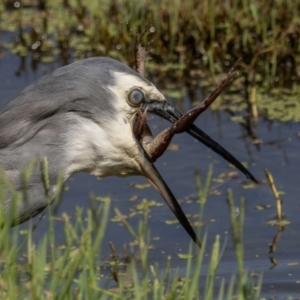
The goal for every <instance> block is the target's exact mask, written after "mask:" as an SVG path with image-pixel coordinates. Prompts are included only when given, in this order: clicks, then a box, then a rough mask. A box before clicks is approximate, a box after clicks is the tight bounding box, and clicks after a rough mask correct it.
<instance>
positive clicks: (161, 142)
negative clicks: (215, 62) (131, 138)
mask: <svg viewBox="0 0 300 300" xmlns="http://www.w3.org/2000/svg"><path fill="white" fill-rule="evenodd" d="M239 62H240V60H238V61H237V63H235V65H234V66H233V67H232V68H231V69H230V70H229V72H228V74H227V76H226V78H225V79H223V80H222V81H221V83H220V84H219V85H218V86H217V88H216V89H215V90H214V91H213V92H212V93H211V94H210V95H209V96H208V97H207V98H206V99H205V100H204V101H203V102H202V103H201V104H200V105H198V106H197V107H195V108H193V109H191V110H189V111H188V112H187V113H185V114H184V115H182V116H181V117H180V118H179V119H178V120H177V121H175V122H174V123H173V124H172V125H171V126H170V127H169V128H167V129H165V130H163V131H161V132H160V133H159V134H158V135H157V136H156V137H155V138H153V136H152V133H151V130H150V128H149V126H148V125H147V116H146V112H145V113H143V112H141V111H139V112H138V113H137V120H136V123H135V126H134V133H135V136H136V138H137V139H138V140H139V141H140V143H141V145H142V146H143V148H144V150H145V151H146V152H147V154H148V155H149V157H150V159H151V161H152V162H155V161H156V159H157V158H159V157H160V156H161V155H162V154H163V153H164V152H165V151H166V149H167V147H168V146H169V144H170V142H171V140H172V138H173V136H174V135H175V134H179V133H182V132H184V131H186V130H187V129H188V128H189V127H190V126H191V125H192V124H193V123H194V121H195V119H196V118H197V117H198V116H199V115H200V114H201V113H202V112H204V111H205V110H206V109H207V108H208V107H209V106H210V105H211V104H212V103H213V102H214V101H215V100H216V98H217V97H218V96H219V95H220V93H221V92H222V91H223V90H224V88H225V87H226V86H227V85H228V84H229V82H230V81H231V80H232V78H234V77H235V76H236V75H237V74H236V73H233V71H234V69H235V68H236V66H237V65H238V63H239Z"/></svg>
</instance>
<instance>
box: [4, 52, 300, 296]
mask: <svg viewBox="0 0 300 300" xmlns="http://www.w3.org/2000/svg"><path fill="white" fill-rule="evenodd" d="M4 54H5V55H4V56H3V57H2V58H1V59H0V99H4V98H6V97H8V96H10V95H12V94H14V93H16V92H18V91H19V90H21V89H22V88H24V87H25V86H27V85H29V84H30V83H32V82H34V81H35V80H37V79H38V78H40V77H41V76H42V75H44V74H46V73H49V72H50V71H51V70H53V69H55V68H57V67H59V66H60V63H59V62H55V63H53V64H51V65H50V64H49V65H45V64H41V65H39V67H38V68H37V69H36V70H35V71H32V64H31V61H30V58H27V59H23V60H22V59H20V58H19V57H16V56H13V55H11V54H8V53H6V52H5V53H4ZM186 100H188V99H186ZM0 103H1V104H0V107H2V106H3V102H0ZM186 103H188V101H186ZM185 108H186V109H187V108H188V104H186V107H185ZM152 123H153V124H154V126H155V128H156V129H155V130H156V131H158V130H161V129H162V128H164V127H165V126H166V125H167V123H165V122H162V121H161V120H159V119H155V120H154V121H153V122H152ZM196 124H197V125H198V126H199V127H200V128H202V129H204V130H205V131H206V133H208V134H209V135H210V136H211V137H213V138H214V139H215V140H217V141H218V142H219V143H220V144H222V145H223V146H224V147H225V148H226V149H227V150H229V151H230V152H231V153H232V154H233V155H234V156H236V157H237V158H238V159H239V160H241V161H243V162H247V163H248V166H249V169H250V171H251V172H252V173H253V174H254V176H256V177H257V179H259V180H263V181H265V175H264V169H265V168H268V169H269V170H270V171H271V172H272V174H273V176H274V178H275V181H276V184H277V187H278V189H279V190H280V191H284V192H285V194H284V195H283V196H282V198H283V201H284V203H283V211H284V213H285V215H286V217H287V219H288V220H289V221H290V222H291V224H290V225H288V226H286V227H285V228H284V231H283V232H282V233H281V234H280V237H279V240H278V244H277V249H276V252H275V253H272V254H269V245H270V243H272V240H273V239H274V237H275V236H276V234H277V228H276V227H271V226H269V225H267V224H266V223H267V222H268V221H269V220H270V219H272V218H274V216H275V214H276V210H275V200H274V196H273V194H272V192H271V189H270V188H269V186H268V184H266V183H264V184H260V185H259V186H258V187H256V188H255V189H244V188H242V187H241V183H242V182H245V181H246V178H245V177H244V176H243V175H242V174H239V176H238V178H235V179H226V180H225V182H224V183H223V184H219V183H213V186H212V188H211V189H212V190H214V189H217V190H218V191H220V192H221V195H218V196H216V195H210V196H209V198H208V200H207V204H206V207H205V214H204V221H205V227H204V229H202V230H203V231H205V232H207V234H208V242H207V254H208V255H207V257H206V260H205V263H206V264H207V262H208V261H209V253H210V251H211V246H212V243H213V241H214V239H215V236H216V235H217V234H219V235H220V237H221V241H222V242H224V241H225V240H226V239H227V237H228V239H227V244H226V250H225V252H224V255H223V258H222V261H221V263H220V268H219V273H218V274H219V275H223V276H224V275H226V276H228V277H229V275H231V274H233V273H235V271H236V264H235V253H234V248H233V244H232V242H231V239H230V235H228V234H227V232H230V223H229V213H228V206H227V202H226V193H227V189H228V188H231V189H232V191H233V193H234V198H235V202H236V204H238V200H239V199H240V197H241V196H244V197H245V199H246V216H245V227H244V245H245V263H246V267H247V270H249V271H250V272H253V273H260V272H263V273H264V284H263V293H262V294H263V296H265V297H276V299H281V298H285V297H286V296H288V295H291V296H294V297H296V296H298V297H299V296H300V238H299V237H300V234H299V228H300V217H299V213H300V176H299V167H300V155H299V150H300V138H299V136H298V135H297V134H299V132H300V124H296V123H291V122H290V123H281V122H277V121H274V122H269V121H264V120H259V121H258V124H257V126H256V128H254V129H255V130H256V132H257V138H258V139H260V140H261V143H260V144H259V147H258V146H257V145H255V144H253V142H252V139H251V138H250V136H249V134H248V133H247V131H246V130H245V129H244V128H243V127H242V126H241V125H240V124H239V123H234V122H231V121H230V115H229V114H228V113H226V112H212V111H208V112H206V113H205V114H203V115H202V116H201V117H200V118H199V120H197V121H196ZM173 142H174V143H175V144H178V145H179V146H180V148H179V149H178V150H177V151H167V152H166V153H165V154H164V156H163V157H162V158H160V159H159V161H158V162H157V163H156V166H157V168H158V169H159V171H160V172H161V174H162V176H163V178H164V179H165V180H166V182H167V183H168V185H169V187H170V188H171V190H172V191H173V193H174V194H175V195H176V197H177V198H179V199H185V198H189V197H190V198H191V199H193V195H195V194H196V185H195V176H194V175H195V169H196V168H197V169H199V170H200V171H201V174H202V175H203V177H205V175H206V173H207V170H208V166H209V165H210V164H213V166H214V177H215V178H216V177H218V176H219V175H220V174H221V173H223V172H226V171H227V172H229V171H232V169H231V168H229V166H228V163H227V162H225V161H223V160H222V159H221V158H219V157H218V156H216V155H215V154H214V153H212V152H211V151H210V150H208V149H206V148H205V147H204V146H202V145H201V144H199V143H198V142H195V141H194V140H193V139H192V138H191V137H190V136H188V135H186V134H182V135H180V136H177V137H175V139H174V141H173ZM132 182H135V183H137V182H138V183H145V182H146V180H145V179H143V178H141V177H132V178H126V179H120V178H115V177H110V178H105V179H103V180H100V181H99V180H97V179H96V178H95V177H93V176H90V175H88V174H78V175H76V176H74V177H73V178H72V179H71V180H70V181H69V183H68V186H69V187H70V189H69V191H68V192H66V193H65V194H64V196H63V200H62V204H61V206H60V208H59V210H58V212H57V215H58V216H59V215H61V214H62V213H63V212H65V211H67V212H68V214H69V215H74V214H75V206H81V207H88V205H89V204H88V203H89V202H88V197H89V193H90V192H91V191H93V192H94V193H95V194H96V195H99V196H110V197H111V198H112V208H113V207H118V208H119V209H120V210H121V212H122V213H125V214H126V213H129V208H130V207H131V206H132V205H136V203H133V202H129V201H128V199H129V198H130V197H131V196H133V195H137V196H139V197H140V198H141V199H142V198H147V199H149V200H156V201H161V202H162V201H163V200H162V199H161V198H160V196H159V195H158V194H157V192H156V191H155V190H154V189H153V188H148V189H143V190H137V189H134V188H132V187H131V186H130V183H132ZM269 204H270V205H271V207H270V208H268V209H264V210H257V209H255V206H257V205H269ZM182 207H183V209H184V211H185V212H186V213H197V212H198V211H199V204H197V203H196V201H190V203H187V201H183V203H182ZM113 215H114V213H113V211H112V216H113ZM166 219H174V217H173V215H172V214H171V212H170V210H169V209H168V208H167V206H166V205H164V206H162V207H154V208H152V209H151V213H150V218H149V228H150V230H151V236H152V237H157V236H159V237H160V240H157V241H156V240H155V241H153V245H154V246H155V249H154V250H152V251H151V252H150V260H151V262H154V261H155V262H158V263H159V264H161V265H163V264H164V262H165V260H166V257H167V256H168V255H171V256H172V266H173V267H174V268H177V267H179V268H180V270H181V274H182V276H184V274H185V269H184V268H185V265H186V261H184V260H180V259H179V258H178V256H177V254H178V253H180V252H182V253H186V252H188V246H189V243H190V239H189V237H188V236H187V234H186V233H185V231H184V230H183V229H182V228H181V227H180V226H176V225H166V224H165V220H166ZM138 221H139V216H136V217H134V218H132V219H131V220H130V223H131V224H132V225H133V226H134V227H136V226H137V224H138ZM24 226H25V227H26V225H24ZM62 226H63V223H60V222H57V223H56V225H55V228H56V235H57V236H58V240H61V243H63V236H62V232H63V231H62V230H61V229H62ZM46 230H47V222H46V220H43V221H42V222H41V224H40V225H39V227H38V229H37V231H36V233H35V235H36V237H35V238H36V239H38V238H39V237H41V236H42V235H43V233H44V232H45V231H46ZM131 240H132V238H131V237H130V236H129V234H128V232H127V231H126V229H124V228H123V227H122V226H119V225H118V224H117V223H112V222H110V223H109V226H108V229H107V232H106V236H105V243H104V245H105V248H104V252H106V253H109V252H110V250H109V247H108V242H109V241H113V242H114V244H115V246H116V248H117V249H120V250H121V249H122V245H123V244H126V243H127V244H128V243H129V242H130V241H131ZM271 258H274V259H276V261H277V266H276V267H275V266H274V264H272V262H271ZM289 263H298V265H295V266H289V265H288V264H289Z"/></svg>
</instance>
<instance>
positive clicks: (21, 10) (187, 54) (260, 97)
mask: <svg viewBox="0 0 300 300" xmlns="http://www.w3.org/2000/svg"><path fill="white" fill-rule="evenodd" d="M299 16H300V1H299V0H296V1H274V0H268V1H257V0H255V1H249V0H228V1H223V0H214V1H195V0H189V1H183V0H176V1H173V0H172V1H171V0H163V1H149V0H142V1H131V0H113V1H98V0H53V1H50V0H36V1H31V0H30V1H29V0H22V1H16V0H4V1H2V2H1V4H0V30H1V31H3V32H4V31H9V32H14V33H17V35H15V34H14V35H13V37H14V38H13V39H11V40H10V41H7V42H6V43H4V45H3V46H4V48H6V49H9V50H11V51H12V52H13V53H15V54H18V55H20V56H21V57H25V56H28V55H31V59H32V67H33V68H36V67H37V64H38V63H39V62H41V63H51V62H52V61H53V60H57V59H60V62H61V64H67V63H69V62H71V61H73V60H77V59H82V58H85V57H89V56H94V55H108V56H111V57H114V58H116V59H118V60H121V61H123V62H125V63H128V64H129V65H131V66H133V63H134V62H133V59H134V55H133V52H134V46H135V42H134V41H135V36H136V34H140V33H142V32H144V31H145V30H147V31H148V34H147V35H145V37H144V39H143V42H144V44H146V45H147V49H148V50H149V51H150V55H151V58H152V59H151V60H149V61H148V63H147V70H148V75H147V77H148V78H150V79H151V80H153V81H157V82H159V84H160V85H162V86H161V88H165V87H168V88H169V90H170V87H171V88H172V85H170V83H171V82H172V83H173V86H174V82H177V83H178V84H179V85H184V86H185V87H186V88H187V89H188V90H195V86H196V87H197V86H198V85H199V86H200V88H201V89H202V90H203V91H204V93H208V92H209V91H210V87H209V86H211V85H212V84H214V83H216V82H217V81H219V78H218V76H219V75H223V74H225V73H227V71H228V69H229V67H230V66H232V64H233V63H234V62H235V61H236V60H237V59H238V58H239V57H242V59H243V62H244V63H243V65H242V67H241V69H240V71H241V74H242V76H241V78H240V80H237V81H236V83H235V85H234V86H233V87H232V88H231V93H230V95H229V96H227V99H226V101H225V102H224V101H218V102H217V103H215V104H214V106H213V108H215V109H228V110H230V111H232V112H235V111H241V110H243V109H245V106H246V107H247V108H248V114H249V115H250V116H252V117H255V118H256V117H257V115H261V116H263V117H265V118H268V119H280V120H282V121H289V120H294V121H297V122H299V121H300V108H299V104H298V103H299V101H298V95H299V89H300V87H299V80H300V55H299V54H300V53H299V52H300V43H299V41H300V17H299ZM163 78H164V80H162V79H163ZM166 78H168V80H166ZM167 81H168V82H167ZM199 82H200V83H199ZM167 83H169V84H167ZM241 92H242V93H241ZM172 96H173V97H174V96H175V97H178V98H181V97H182V96H183V95H182V94H181V92H177V93H172ZM228 98H229V99H228ZM245 98H246V100H247V101H246V102H245ZM221 103H222V104H221ZM283 111H284V112H283Z"/></svg>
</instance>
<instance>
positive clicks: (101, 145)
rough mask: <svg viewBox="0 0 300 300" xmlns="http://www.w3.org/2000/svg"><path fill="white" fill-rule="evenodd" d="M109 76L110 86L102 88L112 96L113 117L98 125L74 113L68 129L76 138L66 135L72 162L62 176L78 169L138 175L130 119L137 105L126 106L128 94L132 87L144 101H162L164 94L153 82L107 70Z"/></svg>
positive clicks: (139, 170) (139, 169) (138, 153)
mask: <svg viewBox="0 0 300 300" xmlns="http://www.w3.org/2000/svg"><path fill="white" fill-rule="evenodd" d="M111 76H112V77H113V78H114V79H115V80H114V81H115V82H114V85H113V86H106V88H107V89H109V90H110V93H112V94H113V95H114V96H115V97H114V98H115V99H114V100H112V101H111V103H112V104H113V106H114V108H115V110H116V115H115V118H114V120H107V122H105V123H106V124H107V126H102V127H100V126H99V125H98V124H96V123H94V122H92V121H88V120H87V119H81V118H80V117H78V116H76V118H77V119H78V120H77V124H76V128H74V130H72V132H76V138H75V137H69V138H68V140H69V147H68V148H69V149H70V151H71V152H72V153H70V154H69V155H70V157H72V160H71V161H72V162H71V163H70V167H69V168H68V170H67V172H66V173H65V178H66V179H67V178H69V177H70V176H71V175H72V174H74V173H77V172H80V171H87V172H89V173H92V174H94V175H96V176H98V177H106V176H130V175H139V174H142V172H141V168H140V156H141V151H140V148H139V147H138V145H137V142H136V140H135V138H134V136H133V132H132V121H133V119H134V116H135V113H136V111H137V109H138V108H139V106H134V105H130V101H128V97H129V94H130V92H131V91H132V90H134V89H138V90H140V91H141V92H142V93H143V94H144V96H145V101H147V100H150V99H151V100H154V99H155V100H161V101H165V97H164V96H163V95H162V94H161V93H160V92H159V91H158V90H157V89H156V87H155V86H154V85H153V84H151V83H150V82H148V81H146V80H142V79H141V78H139V77H137V76H134V75H131V74H127V73H120V72H115V71H111ZM73 117H74V116H73Z"/></svg>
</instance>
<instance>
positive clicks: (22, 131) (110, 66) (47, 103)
mask: <svg viewBox="0 0 300 300" xmlns="http://www.w3.org/2000/svg"><path fill="white" fill-rule="evenodd" d="M111 70H113V71H117V72H122V73H126V74H131V75H133V76H136V77H137V78H139V79H141V80H143V81H144V82H145V83H146V84H147V85H148V84H149V83H148V82H147V81H146V80H145V79H143V78H142V77H141V76H140V75H139V74H137V73H136V72H135V71H133V70H132V69H130V68H129V67H127V66H125V65H123V64H121V63H119V62H118V61H115V60H113V59H110V58H105V57H99V58H90V59H86V60H83V61H79V62H76V63H73V64H71V65H68V66H65V67H62V68H59V69H57V70H55V71H54V72H52V73H51V74H49V75H46V76H44V77H43V78H41V79H40V80H38V81H37V82H35V83H33V84H31V85H30V86H28V87H27V88H25V89H24V90H23V91H21V92H20V93H18V94H17V95H15V96H13V97H11V99H10V101H9V103H8V104H7V105H6V106H5V107H4V109H3V110H2V111H1V112H0V165H2V167H3V168H4V170H5V171H6V174H7V176H8V178H9V179H10V180H11V181H12V183H13V184H14V186H15V187H16V190H17V191H21V190H22V183H21V170H22V169H24V167H26V166H27V165H28V164H29V162H30V160H31V159H32V157H33V156H35V157H36V158H37V160H38V161H39V160H40V159H42V158H43V157H47V158H48V160H49V172H50V174H49V175H50V184H51V186H52V187H54V186H55V184H56V180H57V175H58V173H59V171H61V170H64V169H66V168H67V167H68V165H69V164H70V163H72V162H71V161H70V157H69V154H68V149H66V145H67V144H66V139H67V137H68V135H69V134H70V132H74V131H75V132H76V128H77V127H76V126H77V125H78V124H77V123H78V122H79V121H80V120H82V119H88V120H91V121H92V122H94V123H96V124H98V125H99V126H100V127H101V128H106V127H107V126H109V124H110V121H112V120H113V119H114V118H115V117H116V115H117V112H116V109H115V107H114V103H113V102H114V101H116V99H115V95H114V94H113V93H112V92H111V91H110V90H109V89H108V88H107V87H108V86H114V84H115V78H114V77H113V76H112V74H111ZM78 126H79V125H78ZM83 171H84V170H83ZM7 197H8V199H7V201H6V203H5V207H6V209H7V208H8V207H9V203H10V195H8V196H7ZM46 205H47V201H46V198H45V196H44V193H43V185H42V180H41V174H40V168H39V166H36V168H35V171H34V173H33V175H32V178H31V181H30V184H29V189H28V203H26V204H25V203H24V202H22V203H21V205H20V208H19V215H18V217H17V219H16V222H17V223H20V222H23V221H25V220H26V219H28V218H30V217H33V216H34V215H36V214H38V213H39V212H40V211H41V210H43V209H44V208H45V206H46Z"/></svg>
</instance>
